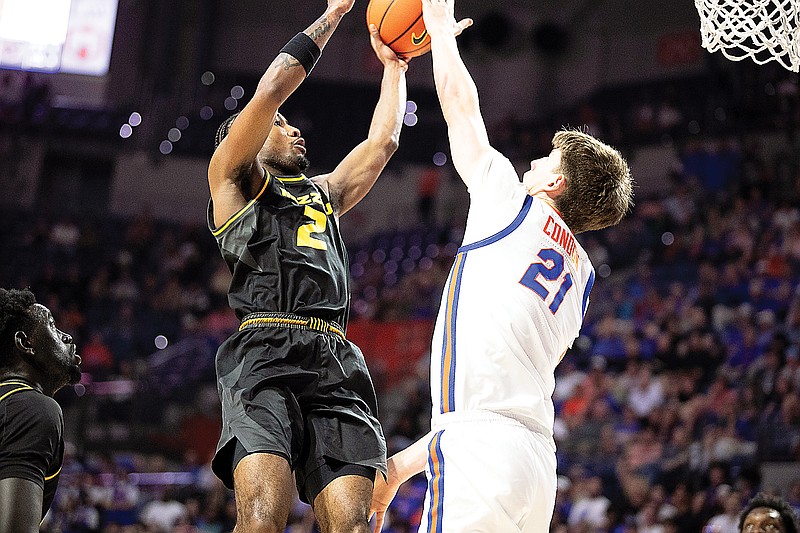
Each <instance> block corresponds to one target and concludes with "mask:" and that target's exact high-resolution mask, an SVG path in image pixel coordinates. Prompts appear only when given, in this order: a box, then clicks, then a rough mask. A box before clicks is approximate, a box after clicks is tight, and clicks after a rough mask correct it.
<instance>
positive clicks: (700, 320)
mask: <svg viewBox="0 0 800 533" xmlns="http://www.w3.org/2000/svg"><path fill="white" fill-rule="evenodd" d="M324 6H325V3H324V2H321V1H309V0H299V1H295V2H263V1H254V0H234V1H231V2H223V1H219V0H194V1H191V2H189V1H175V2H160V1H158V0H2V1H0V190H2V193H1V194H0V235H2V237H0V257H1V258H2V260H0V286H2V287H6V288H12V287H13V288H21V287H26V286H30V287H31V288H32V289H33V290H34V292H35V293H36V294H37V296H38V298H39V300H40V301H41V302H42V303H44V304H46V305H47V306H49V307H50V309H51V310H52V311H53V313H54V315H55V316H56V318H57V321H58V323H59V325H60V327H61V328H62V329H64V330H65V331H68V332H70V333H72V334H73V335H74V336H75V338H76V340H77V342H78V345H79V347H80V353H81V355H82V356H83V359H84V368H85V375H84V379H83V383H82V384H81V385H78V386H76V387H74V388H68V389H65V390H62V391H61V392H60V393H59V394H58V396H57V399H58V400H59V402H60V403H61V405H62V406H63V408H64V414H65V419H66V431H67V441H68V458H67V461H66V464H65V466H64V469H63V472H62V476H61V484H60V487H59V491H58V494H57V497H56V501H55V503H54V505H53V508H52V510H51V511H50V513H49V514H48V516H47V517H46V519H45V522H44V524H43V526H42V529H43V531H47V532H60V531H63V532H95V531H101V532H148V533H156V532H159V533H165V532H169V533H172V532H175V533H177V532H180V533H188V532H225V531H229V530H230V529H231V528H232V526H233V523H234V519H235V504H234V502H233V500H232V494H231V493H230V492H229V491H227V490H225V489H224V488H223V487H222V486H221V485H220V484H219V482H218V481H217V480H216V479H215V478H214V477H213V475H212V474H211V473H210V471H209V469H208V462H209V460H210V457H211V454H212V453H213V450H214V445H215V443H216V438H217V436H218V431H219V416H220V415H219V402H218V399H217V396H216V385H215V376H214V366H213V358H214V353H215V350H216V347H217V346H218V345H219V343H220V342H221V341H222V340H223V339H224V338H225V337H226V336H227V335H228V334H229V333H230V332H231V331H233V330H234V328H235V327H236V326H237V322H236V319H235V317H234V316H233V314H232V313H231V312H230V311H229V309H228V306H227V303H226V298H225V293H226V289H227V284H228V281H229V275H228V273H227V269H226V267H225V265H224V264H223V262H222V260H221V258H220V257H219V254H218V251H217V249H216V244H215V242H214V240H213V238H212V237H211V235H210V234H209V232H208V230H207V229H206V227H205V211H206V206H207V201H208V189H207V184H206V166H207V163H208V160H209V158H210V155H211V150H212V149H213V137H214V132H215V130H216V128H217V126H218V125H219V123H220V122H221V121H222V120H223V119H224V118H226V117H227V116H229V115H230V114H231V113H233V112H235V111H236V110H239V109H241V107H242V106H243V105H244V104H245V103H246V102H247V101H248V99H249V98H250V97H251V96H252V94H253V91H254V88H255V85H256V83H257V81H258V78H259V76H260V74H261V72H263V70H264V69H265V68H266V67H267V66H268V65H269V63H270V62H271V61H272V59H273V57H274V56H275V55H276V54H277V52H278V50H279V49H280V48H281V46H282V45H283V43H285V42H286V41H287V40H288V39H289V38H291V36H292V35H294V34H295V33H296V32H297V31H300V30H302V29H303V28H305V27H306V26H308V25H309V24H310V23H311V22H313V21H314V20H315V19H316V18H317V17H318V16H319V15H320V14H321V13H322V11H323V9H324ZM365 11H366V2H364V1H363V0H359V1H358V2H357V4H356V7H355V8H354V9H353V11H352V12H351V13H350V14H349V15H348V17H347V18H346V19H345V20H344V21H343V23H342V25H341V26H340V28H339V30H338V31H337V33H336V35H335V36H334V37H333V39H332V40H331V42H330V44H329V46H328V47H327V48H326V49H325V52H324V54H323V56H322V59H321V61H320V63H319V64H318V66H317V67H316V68H315V70H314V72H313V74H312V75H311V77H310V78H309V79H308V80H307V81H306V82H305V83H304V84H303V86H302V87H301V88H300V89H299V90H298V91H297V93H296V94H295V95H293V96H292V98H291V99H290V100H289V101H288V102H287V103H286V105H285V106H284V108H283V110H282V111H283V112H284V114H285V115H286V116H287V117H288V119H289V121H290V122H291V123H293V124H295V125H297V126H298V127H299V128H300V129H301V130H302V133H303V136H304V137H305V138H306V140H307V146H308V150H309V156H310V158H311V160H312V169H311V172H310V174H316V173H322V172H326V171H329V170H330V169H332V168H333V166H334V165H335V164H336V163H338V161H339V160H340V159H341V158H342V157H343V156H344V155H345V154H346V153H347V152H348V151H349V150H350V149H351V148H352V147H353V146H355V145H356V144H357V143H358V142H359V141H360V140H362V139H363V138H364V137H365V136H366V132H367V128H368V124H369V120H370V117H371V114H372V111H373V109H374V104H375V102H376V100H377V95H378V84H379V80H380V75H381V74H380V73H381V67H380V64H379V62H378V61H377V59H375V57H374V55H373V53H372V50H371V48H370V46H369V40H368V34H367V31H366V24H365ZM456 15H457V16H459V17H462V16H470V17H472V18H474V19H475V26H474V27H473V28H470V29H469V30H468V31H467V32H465V34H464V35H463V36H462V37H461V38H460V44H461V49H462V54H463V56H464V59H465V61H466V63H467V65H468V67H469V69H470V72H471V73H472V75H473V77H474V78H475V81H476V83H477V85H478V87H479V92H480V95H481V104H482V110H483V114H484V117H485V119H486V122H487V125H488V128H489V134H490V138H491V142H492V144H493V145H494V146H495V147H496V148H498V149H499V150H500V151H502V152H503V153H504V154H506V155H507V156H508V157H509V158H510V159H511V160H512V161H513V162H514V163H515V164H516V165H517V166H518V167H519V169H520V170H522V169H524V168H525V167H526V166H527V165H529V162H530V160H531V159H532V158H536V157H540V156H542V155H544V154H546V153H547V152H549V150H550V139H551V137H552V134H553V133H554V131H556V130H557V129H558V128H560V127H562V126H579V127H584V128H586V129H587V130H588V131H590V132H591V133H593V134H596V135H598V136H599V137H601V138H602V139H604V140H606V141H607V142H609V143H611V144H613V145H615V146H616V147H618V148H620V149H621V150H622V151H623V152H624V154H625V155H626V157H627V158H628V160H629V162H630V163H631V166H632V168H633V170H634V174H635V177H636V179H637V182H638V188H637V191H636V193H637V198H636V200H637V204H636V208H635V209H634V212H633V213H632V215H631V216H630V217H628V218H627V219H626V220H625V221H623V222H622V223H621V224H620V225H619V226H617V227H615V228H611V229H609V230H605V231H602V232H599V233H591V234H584V235H581V236H580V237H579V240H580V241H581V243H582V244H583V246H584V247H585V248H586V249H587V251H588V252H589V255H590V257H591V259H592V261H593V263H594V265H595V268H596V271H597V274H598V281H597V283H596V284H595V288H594V291H593V293H592V296H591V304H590V306H589V309H588V313H587V317H586V322H585V324H584V327H583V330H582V333H581V336H580V338H579V339H578V340H577V341H576V342H575V344H574V346H573V348H572V349H571V350H570V351H569V352H568V354H567V356H566V357H565V359H564V361H563V362H562V364H561V365H560V367H559V370H558V373H557V388H556V393H555V396H554V401H555V405H556V412H557V422H556V428H555V429H556V440H557V444H558V462H559V485H558V486H559V492H558V501H557V505H556V511H555V516H554V518H553V526H552V531H557V532H569V533H572V532H595V531H613V532H625V533H629V532H646V533H660V532H665V533H666V532H671V531H680V532H693V531H700V530H701V529H702V528H703V527H704V526H706V525H708V527H709V528H711V529H709V530H708V531H721V532H727V531H735V525H731V524H735V521H736V515H737V513H738V511H739V510H740V509H741V508H742V507H743V505H744V504H745V502H746V501H747V499H748V498H749V497H751V496H752V495H753V494H754V493H755V492H756V491H758V490H765V491H768V492H772V493H775V494H779V495H781V496H783V497H784V498H786V499H787V500H788V501H789V502H790V503H791V504H792V505H793V506H794V507H795V508H796V509H800V462H799V461H800V292H798V282H800V209H798V206H800V135H799V134H800V129H799V128H800V86H799V85H798V76H797V74H796V73H793V72H790V71H789V70H786V69H784V68H783V67H781V66H780V65H778V64H776V63H768V64H766V65H763V66H758V65H756V64H755V63H753V62H752V61H749V60H748V61H742V62H731V61H728V60H727V59H725V58H724V57H722V55H720V54H718V53H717V54H709V53H708V52H706V51H705V50H703V49H702V48H701V46H700V32H699V25H700V20H699V17H698V13H697V11H696V10H695V7H694V5H693V3H692V2H691V1H689V0H671V1H666V2H656V1H654V0H639V1H636V2H634V1H632V0H594V1H590V0H580V1H579V0H567V1H559V2H555V1H552V0H541V1H533V0H506V1H504V2H499V1H493V0H492V1H490V0H459V1H458V2H457V6H456ZM408 82H409V100H410V101H409V104H408V108H407V112H408V113H407V115H406V127H405V128H404V131H403V134H402V138H401V147H400V150H399V151H398V153H397V154H396V155H395V157H394V158H393V159H392V161H391V163H390V165H389V167H388V168H387V170H386V171H385V173H384V175H383V176H382V178H381V179H380V180H379V182H378V184H377V185H376V186H375V188H374V189H373V191H372V192H371V193H370V194H369V195H368V196H367V198H366V199H365V200H364V201H363V202H362V203H361V204H359V205H358V206H357V207H356V208H355V209H354V210H353V211H351V212H349V213H348V214H347V215H346V216H345V217H343V219H342V226H343V233H344V237H345V239H346V241H347V243H348V246H349V251H350V257H351V275H352V282H353V285H352V288H353V292H352V312H351V316H352V321H351V323H350V325H349V328H348V337H350V338H351V339H352V340H354V341H355V342H356V343H357V344H359V345H360V346H361V348H362V350H363V351H364V353H365V356H366V357H367V361H368V364H369V366H370V369H371V372H372V375H373V378H374V380H375V384H376V388H377V390H378V393H379V396H380V408H381V413H380V415H381V416H380V418H381V421H382V422H383V424H384V427H385V432H386V434H387V438H388V440H389V446H390V450H391V451H396V450H398V449H400V448H402V447H403V446H405V445H406V444H408V443H409V442H411V441H412V440H414V439H415V438H417V437H418V436H420V435H422V434H424V433H425V432H426V431H427V429H428V419H429V414H430V398H429V392H428V381H427V377H428V376H427V365H428V358H429V353H428V344H429V341H430V335H431V330H432V324H433V319H434V317H435V314H436V311H437V309H438V305H439V295H440V291H441V289H442V286H443V284H444V281H445V278H446V275H447V272H448V270H449V268H450V263H451V261H452V258H453V255H454V253H455V250H456V248H457V246H458V245H459V244H460V239H461V235H462V232H463V227H464V222H465V214H466V209H467V202H468V197H467V195H466V192H465V189H464V186H463V184H462V183H461V181H460V180H459V179H458V176H456V175H455V172H454V169H453V167H452V165H451V164H450V162H449V150H448V146H447V135H446V129H445V125H444V122H443V119H442V116H441V112H440V110H439V108H438V103H437V100H436V95H435V92H434V89H433V83H432V71H431V60H430V56H423V57H421V58H417V59H414V60H413V61H412V62H411V65H410V70H409V73H408ZM531 483H536V480H531ZM424 490H425V480H424V478H422V477H418V478H415V479H414V480H413V481H411V482H409V483H408V484H407V485H406V486H404V487H403V489H401V492H400V494H399V495H398V498H397V500H396V501H395V503H394V504H393V506H392V507H391V509H390V515H389V521H388V522H389V523H388V525H387V529H388V530H389V531H392V532H393V533H400V532H408V531H416V525H417V524H418V522H419V515H420V513H421V502H422V498H423V495H424ZM315 527H316V526H315V525H314V521H313V515H312V514H311V513H310V510H309V508H308V507H306V506H304V505H302V504H300V503H298V504H297V506H296V507H295V509H294V510H293V512H292V516H291V518H290V524H289V526H288V527H287V531H290V532H292V533H301V532H302V533H310V532H313V531H316V529H315ZM731 528H733V529H731Z"/></svg>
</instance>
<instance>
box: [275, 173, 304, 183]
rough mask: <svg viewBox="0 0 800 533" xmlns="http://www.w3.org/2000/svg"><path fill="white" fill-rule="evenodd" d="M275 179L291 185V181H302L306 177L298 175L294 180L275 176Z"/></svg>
mask: <svg viewBox="0 0 800 533" xmlns="http://www.w3.org/2000/svg"><path fill="white" fill-rule="evenodd" d="M275 179H277V180H278V181H282V182H289V183H291V182H293V181H303V180H304V179H306V175H305V174H300V175H299V176H297V177H296V178H282V177H279V176H275Z"/></svg>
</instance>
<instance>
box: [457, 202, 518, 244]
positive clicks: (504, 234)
mask: <svg viewBox="0 0 800 533" xmlns="http://www.w3.org/2000/svg"><path fill="white" fill-rule="evenodd" d="M532 205H533V196H531V195H529V194H526V195H525V202H524V203H523V204H522V209H520V212H519V214H517V218H515V219H514V221H513V222H512V223H511V224H509V225H508V227H506V228H505V229H503V230H501V231H499V232H497V233H495V234H494V235H492V236H491V237H486V238H485V239H482V240H480V241H478V242H475V243H472V244H467V245H464V246H462V247H461V248H459V249H458V251H459V252H468V251H470V250H474V249H476V248H482V247H484V246H488V245H490V244H494V243H496V242H497V241H499V240H500V239H502V238H504V237H507V236H508V235H509V234H510V233H511V232H512V231H514V230H515V229H517V228H518V227H519V226H520V224H522V221H523V220H525V217H526V216H527V215H528V212H529V211H530V210H531V206H532Z"/></svg>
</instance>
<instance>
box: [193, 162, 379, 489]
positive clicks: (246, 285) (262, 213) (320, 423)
mask: <svg viewBox="0 0 800 533" xmlns="http://www.w3.org/2000/svg"><path fill="white" fill-rule="evenodd" d="M213 220H214V219H213V205H212V204H209V210H208V223H209V228H210V229H211V231H212V233H213V235H214V236H215V237H216V239H217V243H218V245H219V248H220V251H221V253H222V257H223V258H224V259H225V262H226V263H227V264H228V267H229V268H230V270H231V273H232V275H233V278H232V280H231V286H230V289H229V292H228V300H229V304H230V306H231V308H232V309H233V310H234V311H235V312H236V314H237V316H238V317H239V319H240V320H241V321H242V326H241V328H240V330H239V331H238V332H237V333H234V334H233V335H232V336H231V337H230V338H228V339H227V340H226V341H225V342H223V344H222V345H221V346H220V348H219V350H218V352H217V359H216V369H217V378H218V389H219V394H220V399H221V401H222V435H221V437H220V441H219V444H218V445H217V453H216V456H215V457H214V461H213V463H212V466H213V469H214V472H215V473H216V474H217V476H219V478H220V479H222V481H223V482H224V483H225V485H227V486H228V487H232V485H233V469H234V468H235V467H236V464H237V463H238V461H239V460H240V459H241V458H242V456H243V455H245V454H247V453H254V452H269V453H275V454H278V455H281V456H283V457H285V458H286V459H287V460H288V461H289V462H290V464H291V465H292V468H293V469H295V474H296V479H297V486H298V491H299V493H300V496H301V497H302V498H303V499H304V500H306V501H308V502H311V501H313V499H314V498H315V497H316V495H317V494H318V493H319V492H320V491H321V490H322V488H324V486H325V485H326V484H327V483H328V482H330V481H331V480H332V479H333V477H336V476H335V475H334V474H331V472H330V471H329V470H330V468H331V465H334V466H335V467H336V468H339V467H341V466H342V465H344V466H347V465H356V466H358V467H360V468H361V469H362V471H363V472H362V471H359V470H356V471H352V470H350V471H347V470H346V471H345V472H344V473H361V474H362V475H372V474H373V473H374V470H375V469H378V470H381V471H382V472H385V470H386V444H385V441H384V437H383V433H382V430H381V427H380V424H379V423H378V421H377V418H376V416H377V400H376V396H375V390H374V388H373V385H372V381H371V379H370V377H369V373H368V371H367V366H366V363H365V361H364V356H363V355H362V354H361V351H360V350H359V349H358V347H356V346H355V345H354V344H352V343H351V342H349V341H347V340H346V339H345V337H344V329H345V327H346V326H347V318H348V308H349V287H348V280H349V275H348V259H347V252H346V250H345V246H344V242H343V241H342V238H341V235H340V233H339V227H338V221H337V218H336V216H335V215H334V214H333V209H332V207H331V204H330V201H329V199H328V198H327V195H326V194H325V193H324V191H323V190H322V189H321V188H320V187H318V186H317V185H316V184H314V183H313V182H312V181H311V180H309V179H308V178H307V177H305V176H302V175H301V176H295V177H275V176H271V175H269V174H267V176H266V179H265V182H264V185H263V187H262V188H261V190H260V192H259V193H258V195H257V196H256V197H255V198H254V199H253V200H252V201H250V202H249V203H248V204H247V205H246V206H245V207H244V208H243V209H242V210H241V211H239V212H238V213H237V214H235V215H234V216H232V217H231V218H230V219H229V220H228V221H227V222H225V223H224V224H223V225H222V226H220V227H219V228H215V227H214V222H213ZM339 475H342V474H341V473H340V474H339Z"/></svg>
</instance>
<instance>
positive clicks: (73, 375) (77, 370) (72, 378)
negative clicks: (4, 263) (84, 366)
mask: <svg viewBox="0 0 800 533" xmlns="http://www.w3.org/2000/svg"><path fill="white" fill-rule="evenodd" d="M67 379H69V384H70V385H75V384H76V383H80V381H81V367H79V366H78V365H76V364H74V363H73V364H71V365H69V366H67Z"/></svg>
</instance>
